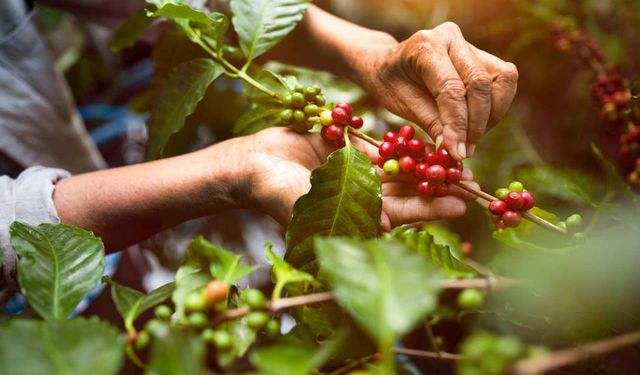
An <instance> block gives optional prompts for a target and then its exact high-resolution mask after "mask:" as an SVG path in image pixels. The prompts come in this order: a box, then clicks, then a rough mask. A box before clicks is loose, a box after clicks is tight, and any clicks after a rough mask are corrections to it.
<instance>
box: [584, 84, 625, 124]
mask: <svg viewBox="0 0 640 375" xmlns="http://www.w3.org/2000/svg"><path fill="white" fill-rule="evenodd" d="M591 92H592V94H593V98H594V100H596V101H597V102H598V103H599V104H600V108H601V110H600V114H601V115H602V118H603V119H605V120H607V121H610V122H616V120H618V119H621V118H622V116H623V112H624V109H625V108H626V107H627V105H628V104H629V102H630V101H631V90H630V88H629V81H628V80H626V79H625V78H624V77H622V76H621V75H620V74H618V73H611V74H609V75H608V76H607V77H605V78H602V79H600V80H598V81H597V82H596V83H595V84H594V85H593V87H592V88H591Z"/></svg>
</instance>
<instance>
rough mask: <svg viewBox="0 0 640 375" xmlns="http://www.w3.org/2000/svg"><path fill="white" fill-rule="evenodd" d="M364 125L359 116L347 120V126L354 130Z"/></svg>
mask: <svg viewBox="0 0 640 375" xmlns="http://www.w3.org/2000/svg"><path fill="white" fill-rule="evenodd" d="M363 125H364V120H362V117H360V116H353V117H351V119H350V120H349V126H351V127H352V128H354V129H360V128H361V127H362V126H363Z"/></svg>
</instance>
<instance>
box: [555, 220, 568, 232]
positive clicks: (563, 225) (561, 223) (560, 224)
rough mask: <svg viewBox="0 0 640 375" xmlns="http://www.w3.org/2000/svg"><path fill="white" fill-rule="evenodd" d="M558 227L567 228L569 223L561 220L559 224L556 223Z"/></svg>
mask: <svg viewBox="0 0 640 375" xmlns="http://www.w3.org/2000/svg"><path fill="white" fill-rule="evenodd" d="M556 225H557V226H558V227H560V228H562V229H564V230H566V229H567V223H565V222H564V221H561V222H559V223H558V224H556Z"/></svg>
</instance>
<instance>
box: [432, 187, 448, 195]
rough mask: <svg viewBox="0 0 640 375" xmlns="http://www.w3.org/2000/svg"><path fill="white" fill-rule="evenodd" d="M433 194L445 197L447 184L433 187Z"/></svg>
mask: <svg viewBox="0 0 640 375" xmlns="http://www.w3.org/2000/svg"><path fill="white" fill-rule="evenodd" d="M433 195H435V196H436V197H446V196H447V195H449V185H447V184H440V185H438V186H436V187H435V188H434V189H433Z"/></svg>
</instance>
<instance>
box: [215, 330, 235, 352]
mask: <svg viewBox="0 0 640 375" xmlns="http://www.w3.org/2000/svg"><path fill="white" fill-rule="evenodd" d="M211 343H212V344H213V346H215V347H216V348H217V349H219V350H227V349H229V348H231V345H232V344H233V340H232V339H231V335H230V334H229V332H227V331H223V330H215V331H213V334H212V336H211Z"/></svg>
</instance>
